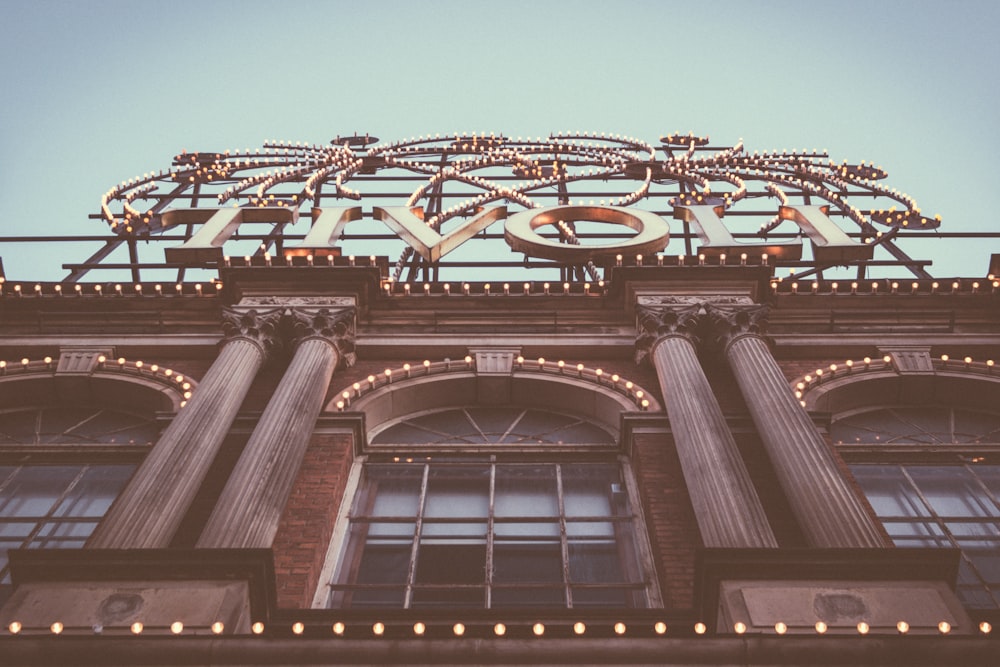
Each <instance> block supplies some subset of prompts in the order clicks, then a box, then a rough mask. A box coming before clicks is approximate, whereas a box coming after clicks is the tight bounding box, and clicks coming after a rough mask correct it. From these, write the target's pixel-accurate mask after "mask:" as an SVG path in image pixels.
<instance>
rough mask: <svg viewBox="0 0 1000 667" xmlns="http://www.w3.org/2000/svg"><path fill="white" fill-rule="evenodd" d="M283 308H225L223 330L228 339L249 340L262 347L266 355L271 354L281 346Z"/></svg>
mask: <svg viewBox="0 0 1000 667" xmlns="http://www.w3.org/2000/svg"><path fill="white" fill-rule="evenodd" d="M283 310H284V309H282V308H272V309H269V310H253V309H251V310H245V309H235V308H225V309H223V311H222V331H223V333H225V335H226V340H234V339H241V340H248V341H250V342H251V343H254V344H256V345H257V346H258V347H260V349H261V351H262V352H263V353H264V354H265V355H271V354H273V353H274V352H275V351H277V350H278V349H280V348H281V335H280V332H279V328H278V327H279V325H280V323H281V316H282V313H283Z"/></svg>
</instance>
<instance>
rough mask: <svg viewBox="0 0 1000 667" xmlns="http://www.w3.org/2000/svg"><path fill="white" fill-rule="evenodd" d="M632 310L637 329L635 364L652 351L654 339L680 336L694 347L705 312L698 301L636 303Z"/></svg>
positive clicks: (697, 341)
mask: <svg viewBox="0 0 1000 667" xmlns="http://www.w3.org/2000/svg"><path fill="white" fill-rule="evenodd" d="M635 312H636V328H637V329H638V330H639V335H638V336H637V337H636V339H635V363H636V364H640V363H642V362H643V361H644V360H645V359H646V357H648V356H649V353H650V352H652V350H653V346H654V345H656V341H658V340H660V339H661V338H663V337H664V336H683V337H684V338H687V339H688V340H689V341H691V344H692V345H694V346H695V347H697V346H698V344H699V342H700V340H701V335H700V332H699V327H700V325H701V318H702V315H703V314H704V312H705V307H704V304H703V303H702V302H701V301H695V302H693V303H691V304H690V305H674V306H672V307H664V306H659V307H657V306H644V305H640V306H638V307H637V308H636V310H635Z"/></svg>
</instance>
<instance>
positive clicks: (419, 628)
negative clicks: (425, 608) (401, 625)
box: [413, 621, 427, 637]
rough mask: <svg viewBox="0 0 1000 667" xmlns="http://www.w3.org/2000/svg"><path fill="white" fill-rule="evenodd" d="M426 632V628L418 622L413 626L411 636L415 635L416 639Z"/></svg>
mask: <svg viewBox="0 0 1000 667" xmlns="http://www.w3.org/2000/svg"><path fill="white" fill-rule="evenodd" d="M426 631H427V626H426V625H424V624H423V623H421V622H419V621H418V622H416V623H414V624H413V634H415V635H417V636H418V637H419V636H421V635H423V634H424V632H426Z"/></svg>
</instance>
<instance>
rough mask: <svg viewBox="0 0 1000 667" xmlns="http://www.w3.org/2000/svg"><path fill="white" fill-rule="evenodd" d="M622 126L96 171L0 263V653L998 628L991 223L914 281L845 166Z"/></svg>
mask: <svg viewBox="0 0 1000 667" xmlns="http://www.w3.org/2000/svg"><path fill="white" fill-rule="evenodd" d="M602 142H603V143H602ZM643 146H644V144H642V142H639V141H638V140H632V139H626V140H612V139H610V138H607V139H604V138H601V137H564V136H559V137H552V138H549V139H548V140H545V141H541V140H537V141H535V142H533V143H532V142H530V141H528V142H521V141H520V140H518V141H516V142H515V141H513V140H510V139H507V138H503V137H496V136H492V137H485V136H482V137H467V136H461V137H458V136H456V137H452V138H447V139H445V140H426V141H423V140H422V141H415V142H412V143H408V142H396V143H393V144H384V145H383V144H375V143H374V140H373V139H372V138H370V137H348V138H342V139H339V140H337V141H335V142H333V145H332V148H331V147H325V148H324V147H301V146H291V145H287V146H286V145H275V146H272V147H269V148H265V150H264V152H263V153H262V154H261V153H260V152H258V154H261V155H264V156H265V157H262V158H256V157H249V156H246V155H235V154H230V153H229V152H227V153H225V154H204V153H199V154H193V155H190V156H187V155H184V156H177V158H176V160H175V165H174V167H173V168H172V169H171V170H168V171H167V172H161V173H160V174H157V175H155V176H151V177H148V178H147V180H146V181H142V182H138V181H137V182H128V184H127V185H126V184H123V186H122V187H120V188H114V189H112V191H110V192H109V193H108V194H107V195H105V198H104V200H103V207H102V213H101V214H100V217H103V218H104V219H105V220H106V221H107V222H108V223H109V224H110V228H111V231H110V235H109V236H108V240H107V242H106V244H105V247H104V249H102V250H101V251H98V252H97V253H95V255H94V256H93V257H91V259H90V260H88V261H86V262H84V263H82V264H75V265H67V268H68V269H69V271H70V275H69V276H67V278H66V279H65V280H63V281H61V282H58V283H57V282H38V283H35V282H34V281H32V280H23V281H20V282H18V281H15V280H14V277H8V278H7V279H6V280H5V282H4V283H3V284H2V296H0V359H4V360H6V361H4V362H3V366H2V367H0V457H2V458H0V531H2V532H0V535H2V537H0V540H2V542H0V548H2V549H4V550H5V551H4V553H5V554H6V556H5V559H4V560H3V561H0V563H2V566H0V567H2V569H0V576H2V583H0V596H2V608H0V620H2V623H3V626H4V628H5V630H4V635H5V636H2V637H0V656H7V658H6V659H5V661H4V664H63V663H67V662H77V663H87V664H163V665H166V664H390V663H405V664H440V663H456V664H458V663H463V664H464V663H475V664H560V663H562V664H565V663H578V664H591V663H593V664H598V663H600V664H609V663H612V664H677V665H680V664H719V665H722V664H725V665H730V664H776V665H777V664H785V665H790V664H816V663H822V664H866V665H867V664H872V665H875V664H942V665H946V664H984V665H985V664H995V663H996V656H997V655H1000V651H998V646H997V645H996V640H995V633H994V632H992V627H993V626H994V625H995V624H996V623H997V621H998V620H1000V613H998V608H1000V459H998V456H1000V455H998V446H1000V444H998V443H1000V371H996V370H995V369H994V364H993V361H992V360H993V359H995V358H996V357H997V356H998V351H1000V294H998V292H1000V286H998V283H997V278H996V277H995V274H996V273H997V266H995V265H996V264H997V262H996V256H995V255H994V257H993V264H994V266H992V267H988V266H987V265H988V264H989V262H990V260H989V258H988V257H983V258H982V260H981V263H982V266H978V265H974V266H971V267H970V272H972V273H974V275H973V276H971V277H967V278H960V279H954V280H952V279H949V280H947V281H941V280H935V279H934V278H933V277H932V276H931V275H930V274H929V273H928V271H927V268H926V265H927V262H920V261H916V260H913V259H912V258H910V257H909V256H908V255H906V254H905V253H903V252H902V250H900V247H901V246H902V245H904V240H905V239H904V236H905V234H903V231H905V230H903V228H904V227H910V228H911V229H913V228H915V229H917V230H920V229H924V228H927V229H930V228H934V227H936V224H935V223H934V222H933V221H932V220H929V219H927V218H924V217H922V216H920V214H919V209H917V208H916V206H915V204H914V203H913V202H912V200H911V199H909V198H908V197H906V196H905V195H899V197H901V199H899V201H901V202H902V203H904V204H906V205H907V208H906V209H905V211H906V212H904V213H899V214H895V213H894V212H893V213H887V212H885V211H883V210H874V209H873V210H872V211H871V213H868V214H862V213H861V212H860V211H859V210H858V209H856V208H855V207H853V206H849V205H848V204H846V203H845V202H846V200H847V198H848V196H855V197H862V196H867V197H872V198H873V200H874V199H877V198H878V197H890V193H889V192H888V191H887V190H885V189H884V188H882V187H881V186H880V185H879V184H878V180H879V179H881V178H882V177H883V176H884V174H876V173H866V172H864V169H865V167H864V166H863V165H862V166H860V167H849V166H847V165H843V166H842V167H841V166H838V167H837V168H828V167H825V166H824V164H825V163H823V164H821V161H820V160H819V156H816V155H810V154H801V155H793V156H792V157H791V158H784V159H785V160H786V162H782V158H779V157H776V156H768V155H767V154H765V156H763V158H762V159H766V160H767V163H766V164H765V163H763V162H762V163H761V164H757V163H755V162H753V161H752V160H751V158H750V157H749V156H746V157H742V156H745V155H746V154H745V153H743V152H742V146H738V147H731V148H727V149H724V150H723V149H716V148H713V147H711V146H709V145H708V142H707V139H705V140H701V139H700V138H696V137H664V138H663V139H662V140H661V145H659V146H657V147H655V148H653V147H649V148H650V151H649V157H648V159H646V160H643V159H640V157H641V156H639V155H638V154H639V153H641V149H642V148H643ZM685 156H688V158H690V159H691V160H694V159H695V158H697V157H698V156H702V158H701V159H702V162H700V163H697V164H693V163H692V162H690V161H689V162H688V163H687V164H686V165H685V164H681V163H683V162H684V161H685ZM692 156H693V157H692ZM706 156H709V157H706ZM741 160H742V162H741ZM243 161H245V164H244V163H243ZM477 161H478V162H477ZM778 163H780V165H779V164H778ZM297 165H298V166H300V167H301V166H302V165H305V166H306V167H308V169H306V168H303V169H300V170H298V171H296V168H297V167H296V166H297ZM762 165H763V166H764V167H766V169H765V171H767V173H766V174H765V175H760V174H758V173H757V171H758V170H759V169H760V168H761V166H762ZM776 165H778V166H782V165H784V166H789V167H790V169H789V170H788V172H787V173H788V174H794V175H795V176H794V177H793V176H787V175H785V174H786V172H784V171H782V170H781V169H779V168H778V166H776ZM265 167H270V168H271V169H272V170H274V171H272V172H268V173H267V174H266V175H265V174H263V173H261V174H260V175H259V178H257V180H253V179H254V178H255V177H254V176H252V174H253V173H256V171H254V170H257V171H260V170H262V169H264V168H265ZM791 167H794V169H792V168H791ZM501 168H502V169H505V171H503V172H502V176H501V175H495V176H489V174H490V173H493V172H491V171H490V170H494V171H497V170H500V169H501ZM585 168H587V169H590V170H591V171H590V172H586V171H585ZM595 169H596V172H595ZM602 169H603V170H606V172H607V173H604V172H602V171H601V170H602ZM821 169H826V171H822V173H821ZM241 170H244V171H248V172H249V173H241ZM768 170H769V171H768ZM810 170H811V171H810ZM869 170H870V168H869ZM498 173H500V172H498ZM723 173H725V174H727V176H726V177H723V176H722V175H721V174H723ZM400 174H403V175H400ZM414 174H416V176H414ZM210 176H211V177H212V178H210ZM188 178H190V179H191V180H186V179H188ZM602 178H604V179H606V180H607V182H609V183H610V185H600V183H601V182H604V181H601V179H602ZM268 179H270V180H268ZM408 179H409V180H415V181H417V183H418V184H417V186H412V187H411V186H408V185H407V184H406V183H407V180H408ZM477 179H478V180H477ZM525 179H527V180H525ZM699 179H707V180H706V181H704V182H703V181H702V180H699ZM795 179H798V180H795ZM709 181H711V184H712V185H713V186H715V191H716V192H715V194H712V187H706V185H707V184H708V182H709ZM758 181H759V182H758ZM164 183H174V184H175V185H176V188H175V189H174V190H172V191H171V192H170V193H169V194H168V195H163V196H159V195H156V194H155V193H154V188H152V187H149V184H158V185H162V184H164ZM623 183H627V185H626V184H623ZM635 183H638V185H635ZM721 183H724V184H726V185H725V187H728V188H729V190H725V189H724V187H723V186H722V185H719V184H721ZM748 183H749V185H748ZM324 184H325V185H326V188H327V194H325V195H324V194H323V192H322V188H323V185H324ZM349 184H350V187H348V185H349ZM446 184H448V187H445V185H446ZM775 184H777V185H775ZM764 185H767V186H768V187H772V188H777V187H780V188H782V194H783V195H784V196H785V198H781V197H779V199H780V202H779V203H780V206H779V207H778V208H776V209H775V208H772V209H770V210H768V211H765V212H764V213H763V214H762V215H764V217H765V219H767V220H768V221H769V222H766V223H765V226H767V225H771V226H770V227H769V228H768V229H767V230H765V231H764V232H761V233H760V234H757V233H756V232H754V233H753V234H749V233H742V232H731V231H730V230H727V229H726V228H725V227H723V226H722V223H721V219H722V217H723V215H722V214H723V212H729V210H730V209H733V215H736V212H737V211H739V210H741V209H740V206H743V205H745V204H746V201H748V199H747V198H748V197H749V198H750V199H752V198H753V196H755V193H756V192H758V191H761V192H764V191H765V189H764ZM199 187H203V188H204V190H199ZM413 187H416V188H417V189H416V190H413ZM143 188H145V189H143ZM211 188H216V190H212V189H211ZM352 188H357V189H356V190H353V189H352ZM394 188H395V190H406V192H404V193H402V196H403V197H404V199H403V200H400V199H399V198H400V196H401V195H400V193H399V192H394V191H393V189H394ZM449 188H454V192H452V190H449ZM463 188H465V189H463ZM602 188H606V189H602ZM574 189H575V190H574ZM137 190H141V192H138V193H137V192H136V191H137ZM578 190H582V191H583V196H587V197H588V198H589V197H590V196H597V197H599V196H605V200H601V201H600V202H599V203H587V204H584V203H582V202H578V203H577V204H575V205H574V204H573V203H572V201H573V200H572V198H571V196H570V195H571V194H572V193H573V192H576V191H578ZM269 192H270V193H271V195H269V194H268V193H269ZM767 192H770V193H771V194H772V195H774V191H773V189H772V190H767ZM130 193H131V194H130ZM209 193H211V194H215V195H216V197H217V200H216V202H213V206H214V207H206V206H205V205H204V201H203V199H204V198H205V197H206V196H207V195H208V194H209ZM636 193H638V194H636ZM272 195H273V196H272ZM407 195H409V199H405V197H406V196H407ZM452 196H453V197H455V199H454V200H449V199H448V197H452ZM574 196H575V195H574ZM546 197H548V198H550V199H551V201H549V202H546V201H545V198H546ZM657 197H660V198H659V199H658V198H657ZM789 197H798V198H800V199H803V200H804V203H793V202H792V201H790V200H789ZM810 197H812V198H813V199H815V198H817V197H819V198H824V199H825V200H826V201H827V202H832V204H833V206H832V210H833V212H831V208H826V207H820V206H815V205H814V204H813V203H812V201H811V200H810ZM890 198H891V197H890ZM334 199H337V200H341V199H352V200H354V201H353V202H348V203H350V204H351V206H347V207H345V206H343V203H344V202H342V201H338V202H334V201H333V200H334ZM143 200H146V201H147V206H146V209H145V210H140V208H139V207H138V206H137V204H138V202H140V201H143ZM230 200H232V201H230ZM458 200H461V201H458ZM640 200H641V202H642V203H641V204H640V203H639V202H640ZM418 201H424V203H425V207H424V208H423V209H421V210H419V211H415V210H411V209H410V208H408V207H409V206H415V205H416V203H417V202H418ZM453 201H458V203H457V204H456V205H454V206H450V205H449V204H451V203H453ZM232 202H236V203H237V204H238V206H237V207H236V208H233V207H229V203H232ZM404 203H405V204H406V206H403V204H404ZM310 204H311V207H310V206H308V205H310ZM335 204H336V207H335V206H334V205H335ZM545 204H548V205H545ZM114 206H120V208H121V210H120V211H115V210H112V209H113V207H114ZM506 206H510V207H511V210H510V211H509V212H508V210H507V209H506ZM536 207H537V209H538V210H534V211H533V210H532V209H533V208H536ZM838 207H839V209H838ZM764 208H767V207H766V206H761V205H759V204H758V205H757V208H756V209H750V210H748V211H747V214H748V215H750V214H761V210H760V209H764ZM518 209H520V210H518ZM300 210H301V211H302V215H303V217H306V211H308V212H309V217H310V218H311V222H309V223H307V222H306V221H305V220H303V221H302V222H300V223H298V226H296V224H297V221H298V218H299V215H300ZM775 213H777V215H775ZM894 215H898V216H899V217H898V218H897V219H895V220H894V219H893V216H894ZM771 217H773V218H774V220H770V218H771ZM669 218H674V219H676V220H677V221H680V223H678V222H673V223H671V224H672V225H675V226H678V227H679V229H673V228H671V229H670V231H669V233H668V231H667V229H668V227H670V225H668V223H667V222H666V220H667V219H669ZM859 220H860V222H859ZM414 221H416V222H414ZM499 221H504V222H503V224H504V233H503V234H499V233H498V232H496V231H494V227H493V225H494V224H496V225H497V227H499V225H500V224H501V223H500V222H499ZM854 222H859V225H858V228H857V229H855V230H854V231H852V232H847V233H845V232H844V231H843V230H842V229H841V228H842V227H845V228H846V226H847V225H848V224H854ZM446 223H450V224H451V225H452V226H451V227H447V228H446ZM876 223H878V224H882V225H884V226H886V228H887V229H889V230H890V232H889V233H886V234H882V233H877V232H876V230H875V224H876ZM782 224H784V225H789V226H791V227H792V229H793V232H791V233H788V232H782V231H781V230H783V229H784V228H783V227H782V226H781V225H782ZM365 225H367V227H366V226H365ZM456 225H457V226H456ZM588 225H593V227H589V226H588ZM609 225H615V226H617V227H625V228H628V229H630V230H631V231H630V232H628V233H624V234H623V233H619V232H620V229H617V228H616V231H613V232H610V233H609V232H608V231H607V228H608V226H609ZM734 227H735V225H734ZM261 229H263V231H260V230H261ZM355 229H357V230H358V231H353V230H355ZM446 229H447V231H445V230H446ZM549 229H551V230H552V233H547V232H548V230H549ZM592 229H593V230H595V231H592V232H591V231H590V230H592ZM800 233H803V234H806V235H808V236H809V237H810V239H811V243H810V244H809V246H808V247H805V246H804V244H802V242H801V240H800V239H799V238H798V237H799V234H800ZM838 233H839V235H838ZM841 237H842V238H841ZM479 242H482V243H483V247H484V248H485V249H484V250H482V251H480V254H471V255H463V256H461V257H460V258H459V259H457V260H456V259H453V258H454V257H455V256H458V255H461V253H462V252H464V251H465V250H466V249H468V248H471V247H473V246H475V244H476V243H479ZM897 242H898V243H899V246H897V245H896V243H897ZM147 243H149V244H152V245H154V246H155V245H157V244H159V246H158V247H157V250H156V252H158V253H160V254H158V255H156V256H155V259H149V258H146V257H143V256H142V252H145V250H143V249H142V247H144V246H145V244H147ZM491 243H492V245H490V244H491ZM240 244H243V245H240ZM365 244H369V245H365ZM671 244H673V245H671ZM382 246H385V247H386V248H387V249H386V250H385V251H383V252H376V251H374V250H372V249H373V248H380V247H382ZM161 247H165V248H164V249H165V252H160V250H159V248H161ZM355 247H357V248H359V250H357V251H355V250H354V248H355ZM460 247H461V248H460ZM230 248H233V249H234V250H231V249H230ZM497 248H499V249H500V250H499V254H492V255H491V254H490V252H491V249H492V250H493V251H495V250H496V249H497ZM804 248H805V253H803V249H804ZM400 250H401V252H400V254H399V260H398V261H396V256H395V255H394V254H392V253H394V252H396V251H400ZM453 251H454V252H453ZM114 252H121V253H123V254H127V259H126V260H125V261H121V262H119V263H117V264H116V263H115V262H114V257H113V253H114ZM512 252H513V253H518V254H517V255H512V254H511V253H512ZM882 252H886V253H887V254H888V256H889V257H890V259H889V260H880V259H879V255H878V254H877V253H882ZM224 253H226V254H224ZM348 253H354V254H348ZM803 254H805V258H804V259H803ZM521 255H523V261H521ZM109 258H110V259H109ZM511 259H513V260H514V261H510V260H511ZM164 260H165V261H164ZM788 267H791V268H793V269H794V270H795V271H796V272H797V274H796V277H793V278H785V279H783V280H782V279H779V278H778V277H777V273H778V271H779V270H787V268H788ZM837 267H841V268H839V269H838V268H837ZM843 267H846V269H845V268H843ZM102 270H106V271H109V272H110V271H124V272H125V274H124V275H126V276H127V277H128V278H131V280H120V281H118V282H116V279H113V280H112V281H110V282H109V281H105V280H104V279H103V278H101V275H104V274H101V273H100V271H102ZM838 270H839V271H850V272H852V275H850V276H849V277H847V278H842V277H836V276H835V275H834V272H835V271H838ZM154 271H161V272H162V271H170V272H173V274H175V275H174V276H172V277H175V278H176V279H175V280H164V279H162V278H154V279H152V280H151V279H149V278H147V277H145V276H148V275H150V273H151V272H154ZM198 272H201V273H198ZM546 272H547V273H546ZM880 272H889V273H890V274H892V275H895V276H896V277H890V278H872V277H871V276H872V275H873V274H878V273H880ZM987 273H988V275H987ZM979 274H982V275H981V277H976V276H977V275H979ZM108 275H112V274H110V273H109V274H108ZM114 275H116V276H117V275H119V274H114ZM158 275H159V274H158ZM192 275H196V276H197V277H195V278H192V277H191V276H192ZM536 275H539V276H541V277H537V278H536V277H535V276H536ZM837 275H843V274H842V273H841V274H837ZM95 276H96V277H95ZM453 276H454V277H453ZM504 276H509V277H506V278H505V277H504ZM84 278H86V280H84Z"/></svg>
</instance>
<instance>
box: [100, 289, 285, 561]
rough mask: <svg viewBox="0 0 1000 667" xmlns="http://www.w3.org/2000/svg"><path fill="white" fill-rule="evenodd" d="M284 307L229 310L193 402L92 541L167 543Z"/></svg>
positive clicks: (111, 545)
mask: <svg viewBox="0 0 1000 667" xmlns="http://www.w3.org/2000/svg"><path fill="white" fill-rule="evenodd" d="M280 317H281V311H280V309H275V310H268V311H264V312H258V311H255V310H250V311H242V312H238V311H235V310H229V309H227V310H226V311H225V312H224V313H223V318H224V319H223V325H222V326H223V331H224V332H225V334H226V339H225V340H224V341H223V343H222V349H221V350H220V351H219V355H218V356H217V357H216V358H215V361H214V362H213V363H212V366H211V367H210V368H209V369H208V372H207V373H205V376H204V377H203V378H202V379H201V382H199V383H198V388H197V389H196V390H195V392H194V394H193V395H192V396H191V399H190V400H189V401H188V403H187V405H186V406H184V407H183V408H181V409H180V411H178V413H177V416H176V417H174V419H173V421H172V422H170V425H169V426H168V427H167V429H166V430H165V431H164V432H163V435H161V436H160V439H159V440H158V441H157V442H156V445H155V446H154V447H153V449H152V451H151V452H150V453H149V456H147V457H146V460H145V461H143V462H142V465H140V466H139V468H138V469H137V470H136V472H135V474H134V475H133V476H132V479H131V480H130V481H129V483H128V484H127V485H126V486H125V488H124V489H123V490H122V492H121V494H119V496H118V499H117V500H116V501H115V502H114V504H113V505H112V506H111V508H110V509H109V510H108V513H107V514H106V515H105V516H104V519H103V520H102V521H101V523H100V524H98V526H97V529H96V530H95V531H94V533H93V535H91V537H90V539H89V540H88V542H87V546H88V547H91V548H101V549H143V548H150V549H155V548H165V547H167V546H169V545H170V540H171V539H172V538H173V536H174V533H175V532H176V531H177V527H178V526H179V525H180V523H181V520H182V519H183V518H184V514H185V513H186V512H187V510H188V508H189V506H190V505H191V501H192V500H193V499H194V496H195V494H196V493H197V492H198V488H199V487H200V486H201V483H202V481H203V480H204V478H205V475H206V474H207V473H208V468H209V466H210V465H211V464H212V461H213V460H214V459H215V455H216V453H217V452H218V450H219V447H220V445H221V444H222V441H223V439H224V438H225V437H226V434H227V433H228V432H229V428H230V426H231V425H232V423H233V419H235V417H236V413H237V411H238V410H239V408H240V405H241V404H242V403H243V399H244V397H245V396H246V393H247V391H248V390H249V389H250V385H251V383H252V382H253V379H254V377H255V376H256V375H257V371H258V370H259V369H260V367H261V365H262V364H263V363H264V360H265V358H266V356H267V354H268V352H269V351H270V350H271V348H273V347H274V346H275V344H276V337H275V331H276V327H277V325H278V321H279V319H280Z"/></svg>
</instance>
